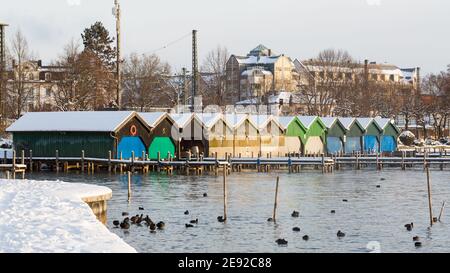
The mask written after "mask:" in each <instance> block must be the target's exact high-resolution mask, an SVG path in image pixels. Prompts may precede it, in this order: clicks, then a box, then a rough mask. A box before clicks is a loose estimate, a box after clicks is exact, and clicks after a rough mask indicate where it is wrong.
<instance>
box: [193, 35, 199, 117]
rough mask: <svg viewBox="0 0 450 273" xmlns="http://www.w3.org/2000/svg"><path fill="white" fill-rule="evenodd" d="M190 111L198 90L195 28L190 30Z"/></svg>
mask: <svg viewBox="0 0 450 273" xmlns="http://www.w3.org/2000/svg"><path fill="white" fill-rule="evenodd" d="M191 85H192V86H191V88H192V92H191V93H192V94H191V96H192V97H191V112H194V111H195V96H196V95H197V92H198V56H197V30H195V29H194V30H192V82H191Z"/></svg>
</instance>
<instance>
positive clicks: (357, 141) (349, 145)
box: [345, 137, 361, 154]
mask: <svg viewBox="0 0 450 273" xmlns="http://www.w3.org/2000/svg"><path fill="white" fill-rule="evenodd" d="M353 152H361V138H360V137H347V142H345V153H346V154H351V153H353Z"/></svg>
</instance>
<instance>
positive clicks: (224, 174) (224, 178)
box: [223, 164, 228, 221]
mask: <svg viewBox="0 0 450 273" xmlns="http://www.w3.org/2000/svg"><path fill="white" fill-rule="evenodd" d="M227 172H228V165H227V164H224V165H223V220H224V221H226V220H227Z"/></svg>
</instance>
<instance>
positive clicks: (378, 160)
mask: <svg viewBox="0 0 450 273" xmlns="http://www.w3.org/2000/svg"><path fill="white" fill-rule="evenodd" d="M376 155H377V158H376V164H377V170H378V171H379V170H380V153H378V152H377V153H376Z"/></svg>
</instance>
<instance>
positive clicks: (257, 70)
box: [241, 68, 272, 76]
mask: <svg viewBox="0 0 450 273" xmlns="http://www.w3.org/2000/svg"><path fill="white" fill-rule="evenodd" d="M254 72H257V73H256V74H263V75H266V76H272V72H270V71H268V70H265V69H260V68H251V69H247V70H245V71H244V72H242V74H241V76H249V75H253V73H254Z"/></svg>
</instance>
